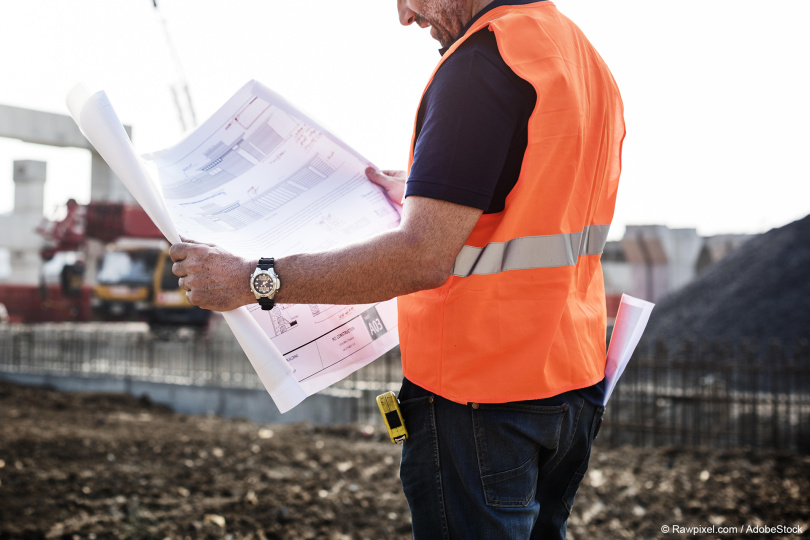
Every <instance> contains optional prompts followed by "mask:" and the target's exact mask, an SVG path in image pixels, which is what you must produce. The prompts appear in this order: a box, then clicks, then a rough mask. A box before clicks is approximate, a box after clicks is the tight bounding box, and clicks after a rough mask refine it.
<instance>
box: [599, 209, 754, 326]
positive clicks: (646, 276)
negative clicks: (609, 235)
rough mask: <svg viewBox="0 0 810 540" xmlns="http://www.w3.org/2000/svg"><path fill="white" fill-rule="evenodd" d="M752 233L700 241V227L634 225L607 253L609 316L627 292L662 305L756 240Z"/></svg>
mask: <svg viewBox="0 0 810 540" xmlns="http://www.w3.org/2000/svg"><path fill="white" fill-rule="evenodd" d="M753 236H754V235H749V234H723V235H717V236H708V237H701V236H699V235H698V234H697V230H695V229H670V228H669V227H667V226H665V225H630V226H628V227H627V229H626V231H625V234H624V238H622V239H621V241H618V242H608V243H607V245H606V246H605V251H604V253H603V254H602V269H603V271H604V276H605V293H606V295H607V297H608V315H609V316H614V315H615V312H616V309H618V306H619V299H620V298H621V295H622V294H623V293H626V294H629V295H630V296H635V297H637V298H642V299H644V300H649V301H650V302H657V301H659V300H661V299H662V298H664V297H665V296H667V295H668V294H670V293H672V292H674V291H677V290H678V289H680V288H682V287H683V286H685V285H686V284H688V283H689V282H691V281H692V280H693V279H695V278H696V277H697V276H698V275H699V274H701V273H702V272H704V271H705V270H706V269H707V268H709V267H710V266H712V265H713V264H714V263H716V262H717V261H719V260H721V259H723V258H724V257H726V256H727V255H728V254H729V253H731V252H732V251H734V250H735V249H737V248H738V247H740V246H741V245H742V244H744V243H745V242H746V241H748V240H750V239H751V238H753Z"/></svg>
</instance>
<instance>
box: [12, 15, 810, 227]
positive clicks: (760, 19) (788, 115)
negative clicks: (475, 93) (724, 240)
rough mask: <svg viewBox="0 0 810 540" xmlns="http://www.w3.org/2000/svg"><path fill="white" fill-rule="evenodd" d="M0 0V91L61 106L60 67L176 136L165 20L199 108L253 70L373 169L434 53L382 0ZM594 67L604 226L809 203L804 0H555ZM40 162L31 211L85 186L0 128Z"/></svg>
mask: <svg viewBox="0 0 810 540" xmlns="http://www.w3.org/2000/svg"><path fill="white" fill-rule="evenodd" d="M158 3H159V10H155V9H154V8H153V6H152V2H151V0H81V1H69V0H25V1H16V2H11V1H9V0H2V1H0V51H2V52H0V77H2V84H0V103H4V104H8V105H15V106H19V107H27V108H32V109H40V110H45V111H51V112H59V113H63V114H67V108H66V107H65V104H64V98H65V95H66V94H67V92H68V91H69V90H70V89H71V88H72V87H73V85H74V84H76V83H77V82H86V83H88V85H89V86H91V87H95V88H101V89H104V90H106V91H107V94H108V95H109V97H110V99H111V100H112V103H113V105H114V106H115V107H116V110H117V111H118V113H119V115H120V116H121V118H122V120H123V121H124V122H125V123H127V124H131V125H132V126H133V142H134V144H135V146H136V148H137V149H138V151H140V152H148V151H152V150H156V149H159V148H163V147H166V146H169V145H171V144H173V143H174V142H177V141H178V140H179V138H180V136H181V135H182V130H181V128H180V123H179V121H178V120H177V113H176V110H175V108H174V104H173V101H172V97H171V91H170V86H171V85H172V84H173V83H174V82H176V80H177V74H176V72H175V71H174V69H173V63H172V59H171V56H170V53H169V48H168V46H167V44H166V40H165V38H164V33H163V30H162V25H161V18H162V19H164V20H165V21H166V24H167V26H168V28H169V31H170V34H171V36H172V41H173V43H174V44H175V47H176V50H177V52H178V56H179V58H180V60H181V63H182V66H183V71H184V73H185V77H186V79H187V81H188V84H189V86H190V89H191V94H192V97H193V101H194V105H195V108H196V111H197V115H198V117H199V120H200V121H202V120H204V119H205V118H207V117H208V116H209V115H210V114H212V113H213V112H214V110H215V109H216V108H217V107H218V106H219V105H221V104H222V103H224V101H225V100H226V99H227V98H229V97H230V96H231V95H232V94H233V93H234V92H235V91H236V90H237V89H238V88H240V87H241V86H242V84H243V83H245V82H246V81H248V80H249V79H257V80H259V81H261V82H262V83H264V84H266V85H267V86H270V87H271V88H273V89H274V90H276V91H277V92H279V93H280V94H282V95H284V96H286V97H287V98H288V99H289V100H290V101H292V102H293V103H295V104H296V105H298V106H299V107H300V108H302V109H304V110H305V111H307V112H309V113H310V114H311V115H312V116H314V117H315V118H318V119H319V120H320V121H321V122H322V123H324V124H325V125H327V126H329V127H330V128H331V129H332V130H333V131H334V132H335V133H336V134H337V135H338V136H340V137H342V138H343V139H344V140H345V141H346V142H347V143H349V144H350V145H352V146H354V147H355V148H356V149H357V150H359V151H360V152H361V153H362V154H364V155H366V156H368V157H369V158H370V159H372V160H373V161H374V162H375V163H377V165H379V166H380V167H383V168H404V167H405V165H406V160H407V154H408V144H409V141H410V136H411V130H412V127H413V118H414V113H415V110H416V106H417V102H418V99H419V97H420V95H421V92H422V90H423V87H424V84H425V82H426V80H427V78H428V76H429V75H430V72H431V71H432V69H433V67H434V66H435V64H436V62H437V61H438V58H439V57H438V54H437V48H438V45H437V44H436V42H434V41H433V40H432V39H431V38H430V36H429V34H428V31H427V30H420V29H418V28H416V27H408V28H405V27H402V26H400V25H399V22H398V19H397V14H396V2H395V0H354V1H351V2H335V1H334V0H309V1H300V0H299V1H290V0H284V1H280V0H229V1H228V2H222V1H216V2H214V1H211V0H159V2H158ZM556 4H557V6H558V7H559V8H560V10H561V11H562V12H563V13H565V14H566V15H568V16H569V17H570V18H572V19H573V20H574V21H575V22H576V23H577V24H578V25H579V26H580V27H581V28H582V29H583V30H584V31H585V33H586V34H587V35H588V36H589V38H590V40H591V41H592V42H593V44H594V45H595V46H596V48H597V50H599V51H600V53H601V54H602V56H603V57H604V58H605V60H606V61H607V63H608V65H609V66H610V67H611V69H612V71H613V73H614V76H615V78H616V80H617V81H618V83H619V87H620V89H621V90H622V94H623V97H624V101H625V108H626V121H627V126H628V135H627V139H626V141H625V146H624V149H625V151H624V170H623V173H622V182H621V186H620V190H619V201H618V204H617V207H616V216H615V219H614V226H613V228H612V231H611V237H612V238H614V239H615V238H619V237H621V235H622V233H623V231H624V227H625V226H626V225H632V224H664V225H668V226H670V227H696V228H697V229H698V232H699V233H700V234H704V235H710V234H717V233H734V232H761V231H764V230H767V229H769V228H771V227H777V226H781V225H784V224H786V223H788V222H790V221H792V220H795V219H798V218H801V217H803V216H805V215H807V214H808V213H810V164H809V162H810V160H809V159H808V158H810V129H808V127H809V126H810V99H808V96H810V32H808V31H807V23H808V21H810V2H808V1H807V0H774V1H773V2H767V3H763V2H755V1H750V0H738V1H732V0H710V1H704V2H691V3H687V2H681V3H677V2H659V1H650V0H628V1H616V2H606V1H604V0H557V2H556ZM18 159H41V160H46V161H48V181H47V184H46V192H47V195H46V201H45V211H46V214H53V213H54V211H55V209H56V208H57V207H58V206H60V205H62V204H64V202H65V200H66V199H67V198H69V197H75V198H76V199H78V200H79V201H80V202H86V201H87V200H88V198H89V193H90V187H89V182H90V181H89V161H90V157H89V153H87V152H86V151H81V150H74V149H51V148H47V147H42V146H37V145H31V144H23V143H20V142H18V141H13V140H8V139H0V213H2V212H7V211H10V210H11V208H12V206H13V182H12V180H11V177H12V175H11V173H12V162H13V161H14V160H18Z"/></svg>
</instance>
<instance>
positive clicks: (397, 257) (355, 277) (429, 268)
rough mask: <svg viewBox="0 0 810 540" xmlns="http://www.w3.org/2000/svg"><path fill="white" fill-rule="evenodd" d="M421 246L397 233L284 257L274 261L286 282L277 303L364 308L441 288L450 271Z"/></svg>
mask: <svg viewBox="0 0 810 540" xmlns="http://www.w3.org/2000/svg"><path fill="white" fill-rule="evenodd" d="M420 248H421V246H420V245H419V241H418V240H417V239H414V238H409V237H408V235H407V234H406V233H404V232H403V231H401V230H394V231H389V232H386V233H383V234H380V235H378V236H375V237H373V238H371V239H369V240H366V241H364V242H361V243H357V244H352V245H350V246H346V247H343V248H339V249H335V250H332V251H328V252H323V253H303V254H298V255H292V256H289V257H283V258H281V259H278V260H277V261H276V271H277V272H278V275H279V276H280V277H281V280H282V285H281V289H280V290H279V292H278V293H277V294H276V301H277V302H280V303H286V304H365V303H371V302H379V301H383V300H388V299H389V298H393V297H395V296H399V295H402V294H408V293H411V292H415V291H420V290H424V289H431V288H435V287H438V286H440V285H442V284H443V283H444V282H445V281H446V280H447V277H448V274H449V270H450V269H449V268H446V267H442V266H443V265H442V263H441V262H440V261H437V260H431V259H429V258H427V257H425V256H424V254H425V253H426V252H425V251H424V250H422V249H420ZM428 253H429V252H428Z"/></svg>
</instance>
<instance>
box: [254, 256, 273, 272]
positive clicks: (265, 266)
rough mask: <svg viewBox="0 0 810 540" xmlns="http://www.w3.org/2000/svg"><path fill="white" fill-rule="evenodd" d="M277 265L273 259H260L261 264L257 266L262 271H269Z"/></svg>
mask: <svg viewBox="0 0 810 540" xmlns="http://www.w3.org/2000/svg"><path fill="white" fill-rule="evenodd" d="M275 263H276V260H275V258H273V257H262V258H261V259H259V264H257V265H256V266H258V267H259V268H260V269H261V270H269V269H271V268H273V265H274V264H275Z"/></svg>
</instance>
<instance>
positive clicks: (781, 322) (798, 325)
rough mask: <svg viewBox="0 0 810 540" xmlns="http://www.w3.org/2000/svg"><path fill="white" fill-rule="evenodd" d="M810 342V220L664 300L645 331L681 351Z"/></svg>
mask: <svg viewBox="0 0 810 540" xmlns="http://www.w3.org/2000/svg"><path fill="white" fill-rule="evenodd" d="M743 338H746V339H751V340H753V341H754V342H756V343H765V342H767V341H769V340H771V339H772V338H777V339H779V340H780V341H781V342H782V343H783V344H784V345H785V346H786V347H788V348H789V347H792V346H793V344H795V343H796V342H797V341H798V340H800V339H810V215H809V216H807V217H805V218H803V219H800V220H798V221H794V222H793V223H790V224H788V225H785V226H784V227H780V228H778V229H772V230H770V231H768V232H767V233H764V234H761V235H759V236H757V237H755V238H753V239H751V240H750V241H748V242H747V243H746V244H744V245H743V246H742V247H740V248H739V249H738V250H736V251H734V252H733V253H731V254H730V255H729V256H728V257H726V258H725V259H723V260H722V261H720V262H719V263H717V264H716V265H715V266H713V267H712V268H710V269H709V270H708V271H707V272H706V273H705V274H703V275H702V276H700V277H699V278H698V279H696V280H695V281H693V282H692V283H690V284H689V285H688V286H686V287H685V288H683V289H681V290H679V291H677V292H675V293H673V294H671V295H670V296H668V297H666V298H665V299H664V300H662V301H661V302H660V303H659V304H658V305H657V306H656V307H655V309H654V310H653V313H652V316H651V317H650V322H649V324H648V326H647V331H646V332H645V340H646V341H648V342H651V341H654V340H657V339H661V340H663V341H665V342H666V343H667V344H668V345H671V346H677V345H678V344H680V343H682V342H683V341H684V340H688V339H693V340H697V341H701V340H714V339H730V340H738V339H743Z"/></svg>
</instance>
